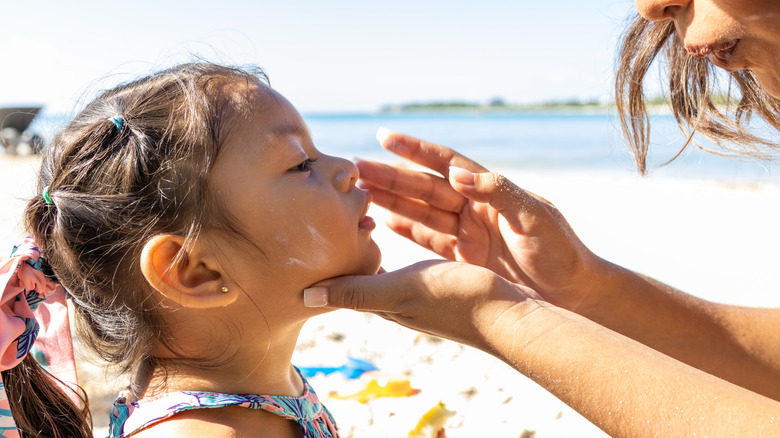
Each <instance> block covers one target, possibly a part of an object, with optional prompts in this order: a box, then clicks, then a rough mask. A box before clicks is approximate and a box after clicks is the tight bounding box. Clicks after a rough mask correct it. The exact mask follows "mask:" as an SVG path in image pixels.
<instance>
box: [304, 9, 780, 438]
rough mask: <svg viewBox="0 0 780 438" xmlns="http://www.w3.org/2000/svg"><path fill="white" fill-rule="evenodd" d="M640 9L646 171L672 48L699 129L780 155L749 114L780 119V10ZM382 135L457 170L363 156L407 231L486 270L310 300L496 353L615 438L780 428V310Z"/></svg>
mask: <svg viewBox="0 0 780 438" xmlns="http://www.w3.org/2000/svg"><path fill="white" fill-rule="evenodd" d="M635 3H636V6H637V9H638V10H639V12H640V14H641V16H642V17H639V18H638V19H637V20H636V21H635V22H634V24H633V25H632V26H631V27H630V28H629V29H628V30H627V32H626V36H625V39H624V43H623V46H622V47H621V60H620V68H619V73H618V78H617V102H618V108H619V111H620V113H621V118H622V120H623V124H624V127H625V130H626V135H627V137H628V139H629V143H630V144H631V146H632V148H633V149H634V152H635V157H636V160H637V165H638V168H639V170H640V171H641V172H644V170H645V157H646V152H647V145H648V142H649V138H648V130H647V121H648V119H647V115H646V111H645V107H644V103H643V100H642V78H644V76H645V73H646V72H647V69H648V67H649V65H650V64H651V62H652V61H653V59H654V58H655V56H656V55H657V54H658V53H665V54H667V55H668V60H669V62H668V65H669V85H670V98H671V102H672V106H673V109H674V112H675V115H676V117H677V118H678V121H680V122H681V126H683V127H684V128H687V129H689V131H690V132H689V133H688V134H689V135H692V133H693V132H694V131H695V132H699V133H701V134H703V135H705V136H708V137H710V138H712V139H714V140H716V141H723V142H728V143H729V144H730V145H737V147H740V146H741V147H740V148H739V149H737V150H736V152H739V153H744V154H749V155H753V156H756V157H759V158H767V157H771V156H773V153H776V151H777V147H776V146H774V145H773V144H772V143H771V142H769V141H766V140H763V139H760V138H757V137H755V136H753V135H751V134H750V133H748V132H746V131H744V130H743V129H742V127H741V126H740V124H739V121H740V120H741V119H742V118H744V117H747V116H749V115H750V114H751V113H755V114H758V115H759V116H761V117H762V118H764V119H765V120H766V121H767V122H768V123H769V124H770V125H772V126H774V127H775V128H778V129H780V106H778V102H779V101H778V99H780V32H778V29H780V4H778V3H777V2H775V1H773V0H761V1H747V0H636V2H635ZM712 65H715V66H717V67H720V68H722V69H725V70H727V71H728V72H730V74H731V78H732V80H733V81H734V82H735V83H736V85H737V87H738V88H739V95H740V99H741V100H740V102H739V103H738V105H737V107H736V109H735V110H734V112H733V114H731V116H729V115H728V114H723V113H721V112H720V110H719V107H717V106H716V105H714V104H713V103H712V102H713V100H714V99H715V96H713V95H712V94H711V93H712V91H711V88H710V85H709V84H710V82H711V80H712V78H713V73H714V71H715V70H714V68H713V67H712ZM731 99H732V98H731V96H729V97H728V98H727V101H731ZM380 141H381V142H382V145H383V147H385V148H386V149H389V150H391V151H392V152H395V153H396V154H399V155H400V156H402V157H405V158H408V159H411V160H412V161H415V162H417V163H419V164H421V165H423V166H426V167H428V168H430V169H432V170H434V171H437V172H438V173H440V174H441V175H443V176H444V178H438V177H434V176H430V175H425V174H422V173H417V172H413V171H409V170H404V169H397V168H393V167H389V166H385V165H382V164H379V163H370V162H364V163H360V164H359V167H360V171H361V178H362V179H363V180H364V181H365V182H366V185H367V186H368V187H369V188H371V190H372V192H373V193H374V199H375V202H377V203H378V204H380V205H383V206H385V207H387V208H389V209H390V210H391V211H393V212H394V213H395V214H394V215H393V216H392V219H391V221H390V226H391V228H393V229H394V230H395V231H396V232H398V233H400V234H402V235H404V236H406V237H408V238H410V239H412V240H414V241H416V242H417V243H419V244H421V245H422V246H425V247H427V248H429V249H431V250H433V251H435V252H437V253H438V254H440V255H442V256H444V257H445V258H447V259H450V260H458V261H464V262H468V263H469V264H465V263H459V262H448V261H435V262H421V263H418V264H415V265H413V266H409V267H407V268H404V269H401V270H399V271H395V272H391V273H386V274H382V275H378V276H373V277H346V278H341V279H335V280H329V281H327V282H323V283H321V284H318V285H316V286H315V287H313V288H310V289H307V290H306V291H305V292H304V295H305V297H306V299H307V301H308V303H309V305H320V306H324V305H328V306H334V307H347V308H353V309H358V310H365V311H373V312H376V313H378V314H380V315H382V316H383V317H385V318H388V319H390V320H393V321H396V322H398V323H400V324H403V325H405V326H408V327H411V328H414V329H417V330H421V331H425V332H428V333H433V334H437V335H440V336H443V337H447V338H450V339H453V340H456V341H459V342H463V343H466V344H469V345H472V346H474V347H476V348H479V349H482V350H484V351H486V352H488V353H490V354H493V355H494V356H496V357H498V358H500V359H501V360H503V361H505V362H506V363H508V364H509V365H511V366H512V367H514V368H515V369H517V370H518V371H519V372H521V373H523V374H525V375H526V376H528V377H530V378H532V379H533V380H535V381H536V382H537V383H539V384H540V385H541V386H543V387H544V388H546V389H547V390H549V391H550V392H551V393H553V394H554V395H556V396H557V397H558V398H560V399H561V400H563V401H564V402H566V403H567V404H568V405H570V406H571V407H573V408H574V409H576V410H577V411H578V412H580V413H581V414H582V415H584V416H585V417H586V418H588V419H589V420H590V421H592V422H593V423H594V424H596V425H598V426H599V427H601V428H602V429H603V430H604V431H606V432H607V433H609V434H610V435H613V436H648V435H653V436H656V435H658V436H694V435H702V436H777V435H778V434H780V402H778V400H780V309H751V308H743V307H736V306H727V305H721V304H715V303H710V302H707V301H704V300H701V299H698V298H695V297H693V296H690V295H687V294H685V293H683V292H680V291H677V290H674V289H673V288H671V287H669V286H667V285H664V284H662V283H660V282H657V281H655V280H652V279H649V278H647V277H644V276H642V275H639V274H637V273H634V272H632V271H629V270H627V269H625V268H622V267H620V266H616V265H614V264H611V263H609V262H607V261H606V260H603V259H601V258H599V257H597V256H596V255H594V254H593V253H592V252H590V250H588V248H586V247H585V246H584V245H583V244H582V243H581V242H580V241H579V239H578V238H577V237H576V235H575V234H574V232H573V230H572V229H571V228H570V227H569V225H568V223H567V222H566V220H565V219H564V218H563V216H562V215H561V214H560V213H559V212H558V211H557V210H556V209H555V207H554V206H553V205H551V204H550V203H549V202H547V201H546V200H544V199H541V198H539V197H537V196H535V195H533V194H531V193H529V192H526V191H524V190H522V189H520V188H518V187H517V186H515V185H514V184H512V183H511V182H510V181H508V180H506V179H505V178H503V177H502V176H500V175H497V174H494V173H489V172H487V170H486V169H484V168H482V167H481V166H479V165H478V164H477V163H474V162H473V161H471V160H469V159H467V158H465V157H463V156H461V155H459V154H457V153H456V152H454V151H452V150H450V149H447V148H445V147H443V146H438V145H434V144H430V143H426V142H423V141H420V140H417V139H413V138H410V137H406V136H403V135H400V134H393V133H388V132H383V133H381V135H380ZM716 152H717V153H723V152H726V153H728V152H729V151H728V150H725V151H716ZM476 265H479V266H476ZM444 303H446V307H444V306H442V304H444ZM445 308H446V312H445V311H444V310H443V309H445Z"/></svg>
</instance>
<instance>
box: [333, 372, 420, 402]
mask: <svg viewBox="0 0 780 438" xmlns="http://www.w3.org/2000/svg"><path fill="white" fill-rule="evenodd" d="M372 374H373V373H372ZM364 377H365V376H364ZM418 392H420V390H419V389H414V388H412V385H411V384H410V383H409V380H408V379H392V378H389V377H387V376H384V375H382V374H381V373H376V375H373V376H372V377H371V378H370V379H367V381H366V383H365V386H364V387H363V389H361V390H360V391H358V392H356V393H354V394H349V395H338V394H336V395H333V396H332V397H333V398H336V399H339V400H355V401H358V402H360V403H366V402H367V401H369V400H373V399H375V398H380V397H409V396H410V395H415V394H417V393H418Z"/></svg>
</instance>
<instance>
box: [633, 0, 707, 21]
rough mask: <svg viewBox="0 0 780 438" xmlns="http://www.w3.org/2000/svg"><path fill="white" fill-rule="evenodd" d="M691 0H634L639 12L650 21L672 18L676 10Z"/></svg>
mask: <svg viewBox="0 0 780 438" xmlns="http://www.w3.org/2000/svg"><path fill="white" fill-rule="evenodd" d="M692 1H693V0H634V4H635V5H636V9H637V10H638V11H639V13H640V14H641V15H642V16H643V17H645V18H647V19H648V20H650V21H663V20H668V19H670V18H674V16H675V14H677V13H678V11H679V10H680V9H682V8H684V7H686V6H688V4H689V3H691V2H692Z"/></svg>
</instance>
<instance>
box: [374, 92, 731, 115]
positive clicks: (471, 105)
mask: <svg viewBox="0 0 780 438" xmlns="http://www.w3.org/2000/svg"><path fill="white" fill-rule="evenodd" d="M729 101H730V103H731V104H732V105H735V104H736V103H737V101H738V99H736V98H735V97H734V96H732V97H731V98H729V97H728V96H727V95H725V94H723V95H721V94H718V95H716V96H714V98H713V102H714V103H715V104H716V105H726V104H727V103H728V102H729ZM646 104H647V106H649V107H669V100H668V99H667V98H666V97H665V96H656V97H653V98H649V99H647V100H646ZM612 108H615V103H614V102H603V101H602V100H599V99H595V98H594V99H589V100H581V99H567V100H551V101H545V102H539V103H528V104H514V103H508V102H506V101H505V100H503V99H501V98H496V99H492V100H490V101H488V102H486V103H479V102H468V101H462V100H453V101H433V102H411V103H402V104H388V105H383V106H382V107H381V108H380V112H383V113H393V112H415V111H419V112H424V111H431V112H436V111H477V112H482V111H485V112H488V111H544V110H549V111H556V110H593V109H612Z"/></svg>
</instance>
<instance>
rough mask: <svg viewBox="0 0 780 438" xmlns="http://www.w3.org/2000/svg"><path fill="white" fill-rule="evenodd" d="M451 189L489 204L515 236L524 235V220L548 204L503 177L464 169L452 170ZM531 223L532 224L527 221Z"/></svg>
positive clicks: (455, 168) (454, 168)
mask: <svg viewBox="0 0 780 438" xmlns="http://www.w3.org/2000/svg"><path fill="white" fill-rule="evenodd" d="M450 183H451V184H452V187H453V188H454V189H455V190H457V191H458V192H459V193H461V194H462V195H463V196H465V197H467V198H469V199H471V200H474V201H477V202H483V203H487V204H490V206H491V207H493V208H494V209H495V210H496V211H498V212H499V213H500V214H501V215H502V216H503V217H504V218H505V219H506V220H507V222H508V223H509V225H510V226H511V227H512V229H513V230H514V231H515V232H516V233H523V232H526V230H525V228H526V225H527V224H525V223H524V222H523V219H524V218H527V217H528V216H529V215H530V216H535V215H537V214H538V213H540V212H542V210H546V208H545V207H549V206H550V205H549V203H547V202H546V201H544V200H543V199H541V198H538V197H536V196H534V195H533V194H531V193H530V192H527V191H525V190H523V189H521V188H520V187H518V186H517V185H515V184H514V183H513V182H512V181H510V180H509V179H507V178H506V177H504V176H503V175H500V174H497V173H493V172H485V173H472V172H470V171H468V170H466V169H462V168H457V167H453V168H451V170H450ZM530 222H531V223H533V222H534V221H530Z"/></svg>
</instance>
